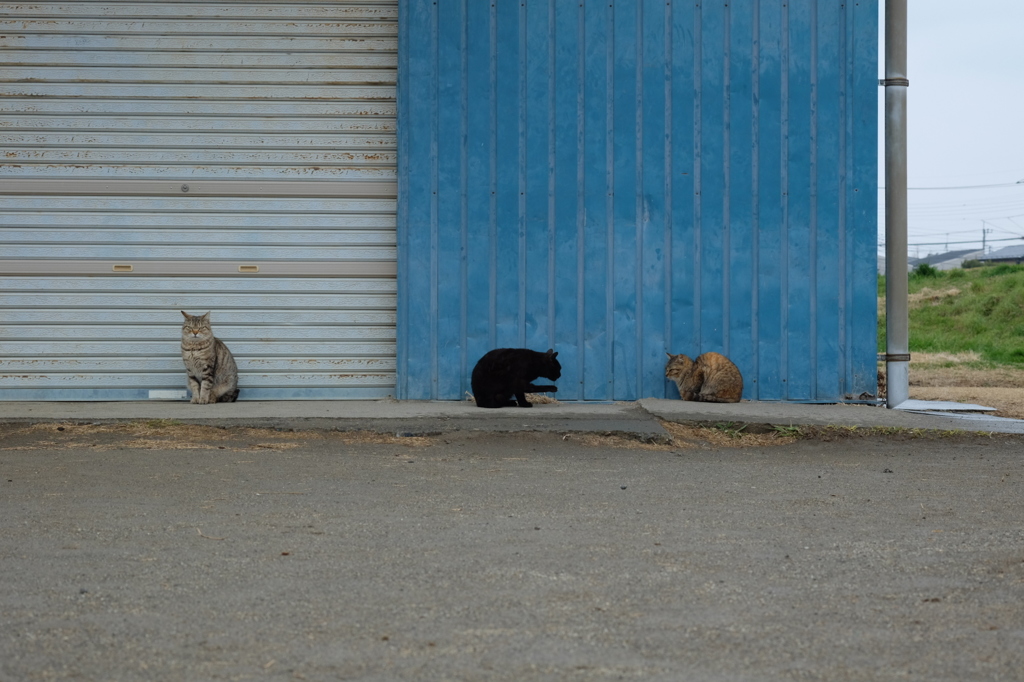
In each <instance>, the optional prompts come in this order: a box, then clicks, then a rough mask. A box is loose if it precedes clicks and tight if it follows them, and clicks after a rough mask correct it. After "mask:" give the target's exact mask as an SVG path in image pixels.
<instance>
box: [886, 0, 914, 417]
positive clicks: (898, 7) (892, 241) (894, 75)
mask: <svg viewBox="0 0 1024 682" xmlns="http://www.w3.org/2000/svg"><path fill="white" fill-rule="evenodd" d="M881 85H883V86H885V372H886V386H887V390H886V398H885V405H886V407H888V408H889V409H892V408H894V407H896V406H898V405H899V404H900V403H902V402H905V401H906V400H907V399H908V398H909V397H910V319H909V317H908V315H909V313H908V309H907V306H908V301H907V298H908V295H909V293H910V286H909V285H910V282H909V280H908V279H907V87H908V86H909V85H910V81H909V80H908V79H907V0H886V3H885V79H884V80H882V82H881Z"/></svg>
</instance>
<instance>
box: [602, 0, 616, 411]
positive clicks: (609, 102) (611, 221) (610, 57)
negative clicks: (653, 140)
mask: <svg viewBox="0 0 1024 682" xmlns="http://www.w3.org/2000/svg"><path fill="white" fill-rule="evenodd" d="M608 6H609V11H608V23H607V28H606V30H605V44H606V50H607V51H606V53H605V59H606V60H607V61H606V71H605V77H606V79H607V81H606V89H605V92H606V99H605V107H606V116H605V131H604V132H605V158H606V159H607V161H606V163H605V202H606V203H605V212H606V216H605V220H606V224H605V228H606V229H607V238H606V243H607V245H608V249H607V254H606V257H605V325H606V327H605V329H606V332H607V338H608V342H607V353H608V359H607V366H608V392H609V395H614V391H615V374H616V366H615V342H616V335H615V86H616V82H615V12H614V10H613V9H612V4H611V3H609V5H608Z"/></svg>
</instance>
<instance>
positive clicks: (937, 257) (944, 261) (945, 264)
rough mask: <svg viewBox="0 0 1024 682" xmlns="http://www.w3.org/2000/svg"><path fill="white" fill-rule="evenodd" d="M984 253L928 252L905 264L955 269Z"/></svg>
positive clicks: (965, 251) (974, 251)
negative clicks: (922, 256)
mask: <svg viewBox="0 0 1024 682" xmlns="http://www.w3.org/2000/svg"><path fill="white" fill-rule="evenodd" d="M1022 248H1024V247H1022ZM984 253H985V252H984V251H982V250H981V249H965V250H963V251H947V252H946V253H936V254H929V255H927V256H925V257H924V258H910V259H908V261H907V264H908V265H909V266H910V268H911V269H914V268H916V267H917V266H918V265H930V266H932V267H933V268H935V269H937V270H955V269H957V268H959V267H961V266H962V265H963V263H964V261H965V260H982V259H983V258H982V254H984Z"/></svg>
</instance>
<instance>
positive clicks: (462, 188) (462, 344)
mask: <svg viewBox="0 0 1024 682" xmlns="http://www.w3.org/2000/svg"><path fill="white" fill-rule="evenodd" d="M468 2H469V0H461V3H462V7H461V9H460V12H459V13H460V14H461V15H462V18H463V21H462V30H461V31H459V39H460V44H459V56H460V74H459V77H460V90H461V101H460V102H459V129H460V130H459V208H460V225H459V231H460V237H461V244H460V246H461V248H462V253H461V254H460V256H461V257H460V258H459V370H460V371H459V395H460V396H461V395H464V394H465V392H466V390H467V382H468V377H469V371H470V368H469V365H468V363H469V358H468V351H469V349H468V348H467V347H466V346H467V343H468V337H469V285H468V280H469V267H468V265H469V264H468V261H467V257H468V253H469V149H468V145H469V140H468V135H469V6H468V4H467V3H468Z"/></svg>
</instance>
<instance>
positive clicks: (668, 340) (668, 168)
mask: <svg viewBox="0 0 1024 682" xmlns="http://www.w3.org/2000/svg"><path fill="white" fill-rule="evenodd" d="M674 29H675V12H674V8H673V5H672V3H671V2H666V3H665V149H666V153H665V187H664V189H663V191H664V192H665V245H664V249H665V258H664V261H663V262H664V263H665V324H664V332H663V333H664V335H665V350H666V351H667V352H671V349H672V348H673V347H674V343H675V339H674V338H673V334H672V308H673V306H672V299H673V289H672V281H673V269H674V266H675V263H674V262H673V259H672V254H673V251H672V249H673V241H672V235H673V229H672V228H673V215H672V211H673V208H674V205H673V198H674V197H675V184H676V183H675V178H674V176H673V173H674V171H673V165H672V159H673V156H674V151H673V150H674V148H675V135H674V134H673V131H674V130H675V126H674V125H672V91H673V86H674V83H675V73H674V71H673V69H672V64H673V63H674V62H675V42H674V40H673V36H674V35H675V31H674ZM662 383H663V384H664V381H663V382H662Z"/></svg>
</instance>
